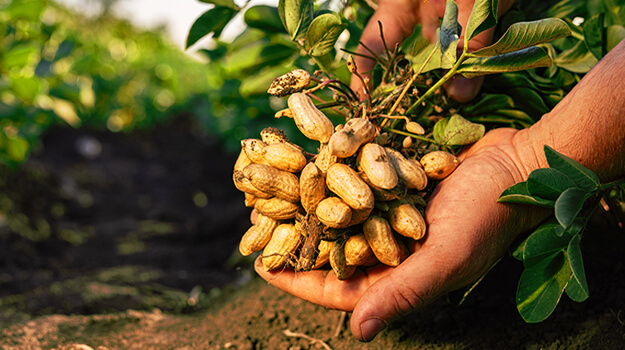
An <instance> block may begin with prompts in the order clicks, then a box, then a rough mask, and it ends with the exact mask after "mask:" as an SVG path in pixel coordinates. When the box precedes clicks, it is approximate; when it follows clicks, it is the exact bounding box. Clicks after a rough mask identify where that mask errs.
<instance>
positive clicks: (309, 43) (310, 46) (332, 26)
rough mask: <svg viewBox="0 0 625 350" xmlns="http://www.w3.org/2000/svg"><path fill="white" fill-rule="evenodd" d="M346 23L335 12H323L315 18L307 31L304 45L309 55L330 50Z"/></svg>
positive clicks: (320, 54) (317, 54)
mask: <svg viewBox="0 0 625 350" xmlns="http://www.w3.org/2000/svg"><path fill="white" fill-rule="evenodd" d="M345 28H347V23H342V21H341V17H340V16H339V15H338V14H336V13H333V12H332V13H324V14H322V15H320V16H318V17H317V18H315V19H314V20H313V21H312V23H310V27H309V28H308V32H307V33H306V40H305V41H304V47H305V48H306V51H308V53H309V54H310V55H311V56H323V55H325V54H327V53H328V52H330V51H331V50H332V48H333V47H334V44H335V43H336V40H337V39H338V38H339V35H341V33H342V32H343V30H344V29H345Z"/></svg>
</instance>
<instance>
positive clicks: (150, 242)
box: [0, 117, 625, 349]
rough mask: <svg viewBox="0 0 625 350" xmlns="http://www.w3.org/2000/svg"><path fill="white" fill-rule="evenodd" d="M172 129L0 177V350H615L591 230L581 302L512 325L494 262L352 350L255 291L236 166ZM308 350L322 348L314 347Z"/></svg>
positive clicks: (617, 328)
mask: <svg viewBox="0 0 625 350" xmlns="http://www.w3.org/2000/svg"><path fill="white" fill-rule="evenodd" d="M196 130H198V127H197V126H195V125H194V123H193V121H192V120H191V119H190V118H186V117H180V118H176V119H174V120H173V121H172V122H171V123H169V124H167V125H162V126H159V127H156V128H155V129H153V130H145V131H137V132H133V133H128V134H123V133H120V134H112V133H108V132H103V131H95V130H92V131H86V130H84V129H83V130H73V129H67V128H58V129H53V130H51V131H50V132H49V133H48V134H47V136H46V137H45V139H44V144H43V147H42V148H41V149H40V150H39V151H37V152H35V153H34V154H33V155H32V157H31V159H30V160H29V161H28V163H27V164H25V165H24V166H22V167H20V168H19V170H17V171H11V170H8V169H6V168H4V169H2V171H1V172H0V173H1V176H0V177H1V178H0V193H1V195H0V209H1V210H2V213H3V217H2V224H1V225H0V329H1V330H2V331H1V333H0V348H2V349H89V348H92V349H328V348H331V349H361V348H362V349H416V348H419V349H623V347H624V345H623V344H625V269H624V268H623V258H622V256H623V255H622V249H623V247H624V246H625V237H624V235H623V232H622V231H617V230H614V229H611V228H610V227H611V226H609V225H608V224H607V222H608V221H609V220H608V217H606V216H602V217H598V218H597V220H595V221H596V222H595V223H594V224H593V227H591V230H590V231H589V232H588V233H587V234H586V236H585V238H584V240H583V243H582V250H583V253H584V259H585V265H586V269H587V275H588V282H589V286H590V298H589V299H588V300H587V301H586V302H584V303H575V302H572V301H570V300H569V299H568V298H567V297H563V298H562V300H561V302H560V304H559V305H558V307H557V309H556V310H555V312H554V314H553V315H552V316H551V317H550V318H549V319H548V320H546V321H545V322H543V323H540V324H526V323H524V322H523V321H522V319H521V318H520V316H519V315H518V313H517V311H516V307H515V301H514V295H515V289H516V283H517V281H518V278H519V276H520V273H521V266H520V265H521V264H520V263H519V262H517V261H515V260H513V259H512V258H511V257H505V258H504V259H503V260H502V262H501V263H500V264H499V265H498V266H496V267H495V268H494V269H493V270H492V271H491V272H490V273H489V274H488V275H487V277H486V278H485V279H484V281H483V282H482V283H481V284H480V285H478V287H477V288H476V290H475V291H474V292H473V293H472V294H471V295H469V297H468V299H467V300H466V301H465V303H464V304H462V305H461V306H459V307H456V306H452V304H450V303H449V302H447V301H446V300H444V298H443V299H441V300H438V301H437V302H435V303H434V304H432V305H430V306H428V307H426V308H425V309H423V310H421V311H420V312H418V313H414V314H412V315H410V316H407V317H405V318H403V319H401V320H400V321H398V322H396V323H394V324H393V325H392V326H391V327H390V328H389V329H387V330H385V331H383V332H382V333H381V334H380V335H378V337H377V338H376V339H375V340H373V341H372V342H371V343H368V344H364V343H359V342H358V341H356V340H355V339H354V338H353V337H352V336H351V334H350V332H349V328H348V327H349V326H348V322H349V315H347V317H346V318H345V319H344V321H343V322H340V321H341V320H342V319H341V312H339V311H335V310H327V309H325V308H322V307H319V306H315V305H313V304H310V303H308V302H305V301H302V300H299V299H296V298H294V297H291V296H290V295H287V294H285V293H283V292H280V291H278V290H277V289H276V288H274V287H273V286H271V285H270V284H268V283H267V282H265V281H262V280H260V279H258V278H257V277H255V275H254V273H253V272H252V269H251V262H252V259H244V258H241V257H240V255H239V254H238V253H237V248H236V246H237V242H238V240H239V238H240V237H241V235H242V234H243V233H244V232H245V230H246V228H247V227H248V226H249V221H248V216H249V212H250V210H249V209H247V208H245V207H244V206H243V196H242V195H241V193H239V192H238V191H236V189H234V186H233V185H232V182H231V181H232V179H231V175H232V165H233V164H234V160H235V157H236V155H233V154H227V153H226V152H224V151H223V149H222V148H221V147H220V145H219V144H218V143H217V142H216V141H214V140H213V139H211V138H210V137H208V136H206V135H203V134H199V133H197V131H196ZM322 342H323V343H322Z"/></svg>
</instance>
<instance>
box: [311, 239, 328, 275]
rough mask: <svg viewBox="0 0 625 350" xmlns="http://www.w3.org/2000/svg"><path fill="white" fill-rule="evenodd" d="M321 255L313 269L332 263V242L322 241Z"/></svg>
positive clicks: (320, 246)
mask: <svg viewBox="0 0 625 350" xmlns="http://www.w3.org/2000/svg"><path fill="white" fill-rule="evenodd" d="M318 249H319V255H317V260H316V261H315V265H314V266H313V269H318V268H320V267H322V266H323V265H325V264H327V263H328V261H330V251H332V242H328V241H321V242H319V248H318Z"/></svg>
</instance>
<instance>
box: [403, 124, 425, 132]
mask: <svg viewBox="0 0 625 350" xmlns="http://www.w3.org/2000/svg"><path fill="white" fill-rule="evenodd" d="M406 131H408V132H410V133H413V134H417V135H423V134H425V129H423V127H422V126H421V124H419V123H417V122H408V123H406Z"/></svg>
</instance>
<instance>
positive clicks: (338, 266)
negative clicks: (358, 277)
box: [330, 239, 356, 281]
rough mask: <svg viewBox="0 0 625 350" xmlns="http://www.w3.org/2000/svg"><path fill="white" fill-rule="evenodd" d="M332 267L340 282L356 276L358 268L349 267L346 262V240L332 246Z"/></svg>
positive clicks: (336, 242)
mask: <svg viewBox="0 0 625 350" xmlns="http://www.w3.org/2000/svg"><path fill="white" fill-rule="evenodd" d="M330 266H331V267H332V270H333V271H334V273H335V274H336V278H337V279H339V280H341V281H342V280H346V279H348V278H350V277H352V276H353V275H354V272H356V266H353V265H349V266H348V265H347V261H346V260H345V240H344V239H343V240H338V241H335V242H334V244H332V249H331V251H330Z"/></svg>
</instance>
